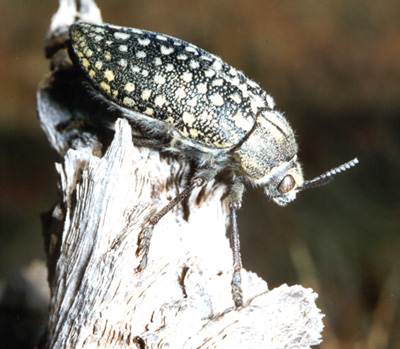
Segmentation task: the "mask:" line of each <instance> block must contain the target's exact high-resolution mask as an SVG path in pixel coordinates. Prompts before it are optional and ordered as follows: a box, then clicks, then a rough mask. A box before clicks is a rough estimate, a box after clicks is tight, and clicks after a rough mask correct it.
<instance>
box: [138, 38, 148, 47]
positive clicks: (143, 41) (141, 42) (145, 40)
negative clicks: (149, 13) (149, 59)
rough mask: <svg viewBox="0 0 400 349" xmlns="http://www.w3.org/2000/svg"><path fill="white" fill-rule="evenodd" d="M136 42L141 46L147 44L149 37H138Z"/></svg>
mask: <svg viewBox="0 0 400 349" xmlns="http://www.w3.org/2000/svg"><path fill="white" fill-rule="evenodd" d="M138 43H139V44H140V45H142V46H147V45H148V44H150V39H148V38H145V39H141V38H138Z"/></svg>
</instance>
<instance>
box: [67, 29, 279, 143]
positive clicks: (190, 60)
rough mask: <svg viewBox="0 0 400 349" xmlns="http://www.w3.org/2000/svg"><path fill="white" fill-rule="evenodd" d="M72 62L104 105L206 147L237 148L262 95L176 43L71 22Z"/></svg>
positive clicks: (188, 46)
mask: <svg viewBox="0 0 400 349" xmlns="http://www.w3.org/2000/svg"><path fill="white" fill-rule="evenodd" d="M70 34H71V43H72V45H71V46H72V50H73V51H72V56H73V59H74V61H77V62H78V64H79V66H80V67H81V69H82V70H83V71H84V72H85V74H86V76H87V78H88V79H89V81H90V83H91V85H92V86H93V87H94V88H95V89H96V90H98V91H99V92H101V93H102V94H103V95H104V96H105V97H106V98H107V99H109V100H111V101H112V102H114V103H116V104H118V105H120V106H122V107H125V108H128V109H130V110H134V111H137V112H140V113H142V114H145V115H147V116H149V117H152V118H155V119H158V120H161V121H164V122H166V123H169V124H171V125H173V126H174V127H175V128H176V129H178V130H179V131H180V132H181V133H182V134H183V135H184V136H185V137H188V138H190V139H193V140H196V141H198V142H201V143H204V144H206V145H207V146H210V147H214V148H229V147H232V146H235V145H237V144H238V143H239V142H240V141H241V140H242V139H243V137H245V136H246V134H248V133H249V132H250V130H251V129H252V128H253V126H254V124H255V120H256V115H257V114H258V113H259V112H260V111H261V110H265V109H266V108H269V107H272V106H269V105H268V103H267V97H268V96H267V94H266V93H265V92H264V91H263V90H262V89H261V88H260V87H259V86H258V85H257V84H255V83H254V82H252V81H250V80H249V79H247V78H246V77H245V76H244V75H243V74H242V73H241V72H239V71H237V70H236V69H234V68H232V67H231V66H229V65H228V64H226V63H224V62H223V61H221V60H220V59H219V58H217V57H215V56H213V55H211V54H210V53H208V52H206V51H204V50H201V49H199V48H198V47H196V46H194V45H191V44H188V43H186V42H184V41H181V40H178V39H175V38H172V37H169V36H165V35H161V34H157V33H152V32H148V31H144V30H139V29H133V28H124V27H116V26H112V25H94V24H86V23H77V24H74V25H72V26H71V29H70Z"/></svg>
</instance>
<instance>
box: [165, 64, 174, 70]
mask: <svg viewBox="0 0 400 349" xmlns="http://www.w3.org/2000/svg"><path fill="white" fill-rule="evenodd" d="M174 69H175V68H174V66H173V64H172V63H168V64H167V65H166V66H165V71H173V70H174Z"/></svg>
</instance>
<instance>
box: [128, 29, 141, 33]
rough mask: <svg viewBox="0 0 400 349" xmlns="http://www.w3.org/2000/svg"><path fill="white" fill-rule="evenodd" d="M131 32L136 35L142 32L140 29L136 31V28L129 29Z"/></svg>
mask: <svg viewBox="0 0 400 349" xmlns="http://www.w3.org/2000/svg"><path fill="white" fill-rule="evenodd" d="M129 30H130V31H131V32H133V33H136V34H143V31H142V30H140V29H136V28H130V29H129Z"/></svg>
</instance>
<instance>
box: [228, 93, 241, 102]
mask: <svg viewBox="0 0 400 349" xmlns="http://www.w3.org/2000/svg"><path fill="white" fill-rule="evenodd" d="M229 97H230V98H231V99H232V100H233V101H234V102H235V103H236V104H240V103H242V99H241V98H240V96H239V94H238V93H237V92H236V93H232V94H231V95H230V96H229Z"/></svg>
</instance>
